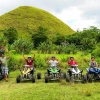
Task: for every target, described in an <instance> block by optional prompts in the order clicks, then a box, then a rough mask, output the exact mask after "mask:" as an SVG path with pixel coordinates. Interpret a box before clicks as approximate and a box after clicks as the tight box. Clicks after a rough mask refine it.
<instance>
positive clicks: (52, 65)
mask: <svg viewBox="0 0 100 100" xmlns="http://www.w3.org/2000/svg"><path fill="white" fill-rule="evenodd" d="M47 64H49V65H50V68H49V69H51V68H52V69H57V65H58V64H60V62H59V61H58V60H57V59H56V57H55V56H52V57H51V59H48V61H47ZM49 69H47V70H48V74H49V73H50V70H49ZM59 71H60V69H59Z"/></svg>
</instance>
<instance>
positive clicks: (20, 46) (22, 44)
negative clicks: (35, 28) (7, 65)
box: [10, 38, 33, 53]
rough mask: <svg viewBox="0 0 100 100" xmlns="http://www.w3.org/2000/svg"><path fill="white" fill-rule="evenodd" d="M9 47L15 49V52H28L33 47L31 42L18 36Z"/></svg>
mask: <svg viewBox="0 0 100 100" xmlns="http://www.w3.org/2000/svg"><path fill="white" fill-rule="evenodd" d="M10 49H11V50H16V52H17V53H22V52H24V53H29V52H30V51H31V50H32V49H33V43H31V42H29V41H25V40H23V39H21V38H20V39H18V40H16V41H15V42H14V43H13V44H12V45H11V48H10Z"/></svg>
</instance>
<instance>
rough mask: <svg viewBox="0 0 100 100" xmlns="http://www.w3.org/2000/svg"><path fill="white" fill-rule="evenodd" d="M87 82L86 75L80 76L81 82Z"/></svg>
mask: <svg viewBox="0 0 100 100" xmlns="http://www.w3.org/2000/svg"><path fill="white" fill-rule="evenodd" d="M86 82H87V75H83V76H82V83H86Z"/></svg>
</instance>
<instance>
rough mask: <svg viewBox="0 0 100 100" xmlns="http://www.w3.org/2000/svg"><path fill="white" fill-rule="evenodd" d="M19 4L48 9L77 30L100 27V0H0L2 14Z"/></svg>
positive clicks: (0, 12)
mask: <svg viewBox="0 0 100 100" xmlns="http://www.w3.org/2000/svg"><path fill="white" fill-rule="evenodd" d="M19 6H33V7H36V8H40V9H43V10H46V11H48V12H50V13H51V14H53V15H54V16H56V17H57V18H59V19H60V20H62V21H63V22H64V23H65V24H67V25H68V26H70V27H71V28H72V29H73V30H75V31H77V30H83V29H84V28H89V27H90V26H95V27H97V28H100V0H0V16H1V15H3V14H5V13H7V12H9V11H11V10H13V9H15V8H17V7H19Z"/></svg>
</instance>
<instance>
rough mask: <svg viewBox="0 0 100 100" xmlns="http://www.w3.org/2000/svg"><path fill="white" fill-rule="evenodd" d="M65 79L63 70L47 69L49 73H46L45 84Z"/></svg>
mask: <svg viewBox="0 0 100 100" xmlns="http://www.w3.org/2000/svg"><path fill="white" fill-rule="evenodd" d="M63 78H64V73H63V72H61V69H58V68H57V67H55V66H53V67H51V68H49V69H47V72H46V73H45V83H48V82H49V81H56V80H60V79H63Z"/></svg>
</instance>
